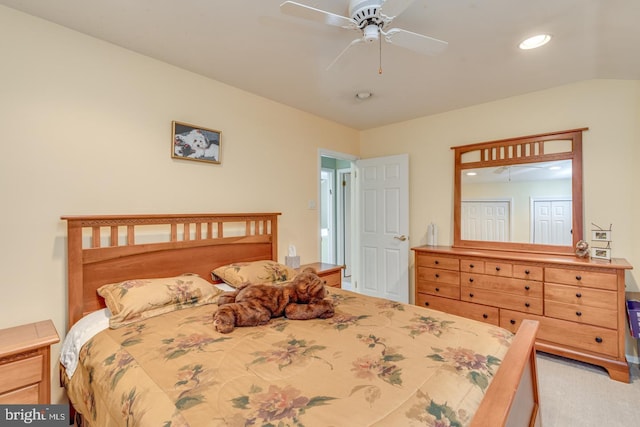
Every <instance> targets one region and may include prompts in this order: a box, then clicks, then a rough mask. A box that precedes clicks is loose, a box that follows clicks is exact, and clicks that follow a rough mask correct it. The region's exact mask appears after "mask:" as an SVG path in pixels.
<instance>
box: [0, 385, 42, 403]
mask: <svg viewBox="0 0 640 427" xmlns="http://www.w3.org/2000/svg"><path fill="white" fill-rule="evenodd" d="M39 396H40V383H37V384H33V385H30V386H27V387H24V388H21V389H18V390H14V391H10V392H8V393H4V394H0V405H37V404H38V398H39Z"/></svg>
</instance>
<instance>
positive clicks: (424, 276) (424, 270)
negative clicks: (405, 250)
mask: <svg viewBox="0 0 640 427" xmlns="http://www.w3.org/2000/svg"><path fill="white" fill-rule="evenodd" d="M418 280H427V281H429V282H434V283H448V284H450V285H458V284H459V283H460V273H458V272H457V271H451V270H441V269H439V268H429V267H418Z"/></svg>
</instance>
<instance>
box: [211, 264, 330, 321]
mask: <svg viewBox="0 0 640 427" xmlns="http://www.w3.org/2000/svg"><path fill="white" fill-rule="evenodd" d="M326 294H327V293H326V290H325V288H324V283H323V281H322V279H321V278H320V277H318V275H317V274H316V272H315V270H314V269H312V268H306V269H304V270H303V271H302V272H301V273H299V274H298V275H297V276H296V277H294V278H293V280H292V281H291V282H290V283H287V284H284V285H271V284H266V283H260V284H245V285H243V286H241V287H239V288H238V289H237V290H235V291H234V292H225V293H222V294H220V296H219V297H218V311H217V312H216V313H215V314H214V315H213V325H214V327H215V329H216V331H218V332H221V333H223V334H227V333H229V332H231V331H233V329H234V327H235V326H257V325H264V324H266V323H269V320H270V319H271V318H272V317H280V316H286V317H287V318H289V319H295V320H308V319H315V318H321V319H327V318H329V317H332V316H333V313H334V310H333V303H332V302H331V301H329V300H325V299H324V297H325V296H326Z"/></svg>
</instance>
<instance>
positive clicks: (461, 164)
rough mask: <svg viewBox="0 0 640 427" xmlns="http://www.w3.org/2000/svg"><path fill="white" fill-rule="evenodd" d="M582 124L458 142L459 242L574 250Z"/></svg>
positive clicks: (463, 244) (478, 245)
mask: <svg viewBox="0 0 640 427" xmlns="http://www.w3.org/2000/svg"><path fill="white" fill-rule="evenodd" d="M584 130H586V129H577V130H572V131H562V132H556V133H550V134H543V135H533V136H527V137H521V138H513V139H508V140H501V141H493V142H486V143H480V144H472V145H465V146H459V147H453V149H454V150H455V153H456V155H455V166H456V167H455V174H456V175H455V179H454V181H455V194H454V203H455V205H454V247H467V248H479V249H496V250H511V251H526V252H542V253H557V254H573V253H574V248H575V245H576V243H577V242H578V240H581V239H582V238H583V225H582V224H583V219H582V131H584Z"/></svg>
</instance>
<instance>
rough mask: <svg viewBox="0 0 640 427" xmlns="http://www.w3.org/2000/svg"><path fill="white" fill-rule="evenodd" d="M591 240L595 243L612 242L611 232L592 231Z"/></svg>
mask: <svg viewBox="0 0 640 427" xmlns="http://www.w3.org/2000/svg"><path fill="white" fill-rule="evenodd" d="M591 240H592V241H594V242H610V241H611V230H591Z"/></svg>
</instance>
